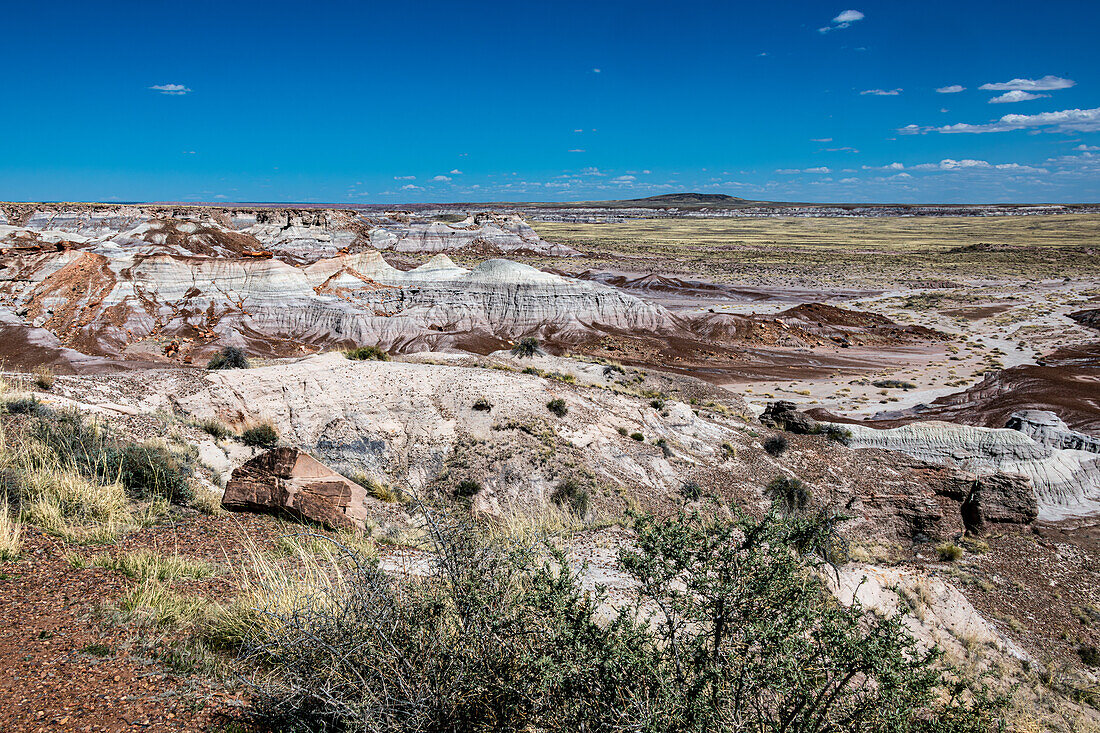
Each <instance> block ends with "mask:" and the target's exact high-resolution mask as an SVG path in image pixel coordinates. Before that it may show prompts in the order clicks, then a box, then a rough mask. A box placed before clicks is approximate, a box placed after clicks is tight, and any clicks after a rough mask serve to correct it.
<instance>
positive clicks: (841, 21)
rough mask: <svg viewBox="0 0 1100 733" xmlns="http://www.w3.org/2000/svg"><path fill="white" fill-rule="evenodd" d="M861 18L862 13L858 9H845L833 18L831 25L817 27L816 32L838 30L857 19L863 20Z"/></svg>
mask: <svg viewBox="0 0 1100 733" xmlns="http://www.w3.org/2000/svg"><path fill="white" fill-rule="evenodd" d="M863 18H864V15H863V13H861V12H859V11H858V10H845V11H843V12H842V13H840V14H839V15H837V16H836V17H835V18H833V21H832V22H833V24H832V25H827V26H825V27H824V28H818V29H817V32H818V33H828V32H829V31H839V30H842V29H844V28H847V27H849V26H850V25H852V23H855V22H856V21H857V20H863Z"/></svg>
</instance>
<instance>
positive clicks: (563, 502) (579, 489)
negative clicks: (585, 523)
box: [550, 479, 590, 519]
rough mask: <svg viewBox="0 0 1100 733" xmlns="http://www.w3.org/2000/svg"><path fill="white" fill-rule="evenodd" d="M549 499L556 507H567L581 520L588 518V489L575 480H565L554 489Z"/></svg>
mask: <svg viewBox="0 0 1100 733" xmlns="http://www.w3.org/2000/svg"><path fill="white" fill-rule="evenodd" d="M550 499H551V500H552V501H553V502H554V503H555V504H557V505H558V506H568V507H569V508H570V509H572V510H573V513H574V514H576V515H577V516H578V517H580V518H581V519H584V518H585V517H586V516H588V507H589V502H590V497H589V495H588V489H586V488H584V486H582V485H581V484H580V482H579V481H577V480H576V479H565V480H564V481H561V482H559V483H558V485H557V486H555V487H554V491H553V492H552V493H551V494H550Z"/></svg>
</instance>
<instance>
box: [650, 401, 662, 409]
mask: <svg viewBox="0 0 1100 733" xmlns="http://www.w3.org/2000/svg"><path fill="white" fill-rule="evenodd" d="M649 406H650V407H652V408H653V409H654V410H663V409H665V401H664V400H650V401H649Z"/></svg>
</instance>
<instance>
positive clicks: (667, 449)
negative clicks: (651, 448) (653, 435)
mask: <svg viewBox="0 0 1100 733" xmlns="http://www.w3.org/2000/svg"><path fill="white" fill-rule="evenodd" d="M655 445H656V446H657V447H658V448H660V449H661V455H663V456H664V457H665V458H671V457H672V446H670V445H669V444H668V441H667V440H665V439H664V438H657V442H656V443H655Z"/></svg>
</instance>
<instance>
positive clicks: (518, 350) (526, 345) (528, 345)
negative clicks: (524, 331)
mask: <svg viewBox="0 0 1100 733" xmlns="http://www.w3.org/2000/svg"><path fill="white" fill-rule="evenodd" d="M541 353H542V348H541V347H540V346H539V340H538V339H537V338H534V337H532V336H526V337H524V338H521V339H520V340H519V341H517V342H516V343H515V344H514V345H513V346H512V356H516V357H519V358H520V359H530V358H531V357H534V356H538V355H539V354H541Z"/></svg>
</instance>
